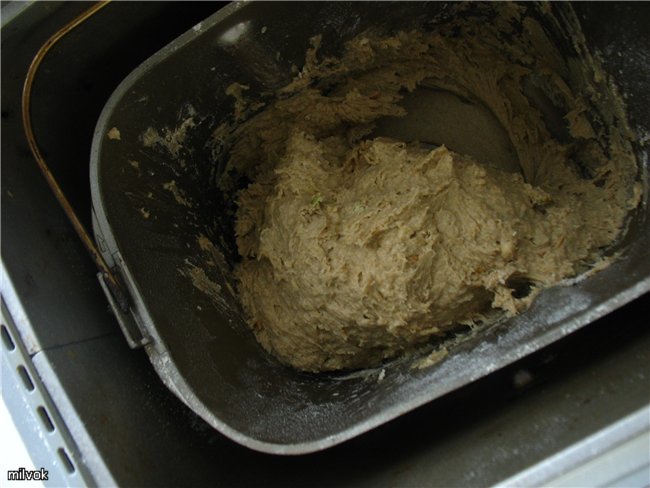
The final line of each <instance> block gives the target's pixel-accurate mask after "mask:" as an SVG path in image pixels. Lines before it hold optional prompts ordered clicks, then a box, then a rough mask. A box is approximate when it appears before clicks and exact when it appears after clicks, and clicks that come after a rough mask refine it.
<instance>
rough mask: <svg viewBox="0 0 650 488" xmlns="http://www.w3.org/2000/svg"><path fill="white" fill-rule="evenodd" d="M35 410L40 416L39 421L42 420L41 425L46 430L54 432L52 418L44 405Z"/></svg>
mask: <svg viewBox="0 0 650 488" xmlns="http://www.w3.org/2000/svg"><path fill="white" fill-rule="evenodd" d="M36 411H37V412H38V416H39V417H40V418H41V422H43V426H44V427H45V430H47V431H48V432H54V424H53V423H52V420H51V419H50V416H49V415H48V413H47V410H45V408H44V407H38V408H37V409H36Z"/></svg>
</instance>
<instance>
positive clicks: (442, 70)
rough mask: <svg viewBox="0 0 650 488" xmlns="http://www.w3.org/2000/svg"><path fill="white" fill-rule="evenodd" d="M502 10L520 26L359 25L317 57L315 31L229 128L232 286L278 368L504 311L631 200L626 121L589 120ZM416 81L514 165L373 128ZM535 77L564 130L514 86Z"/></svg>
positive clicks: (542, 49) (393, 347)
mask: <svg viewBox="0 0 650 488" xmlns="http://www.w3.org/2000/svg"><path fill="white" fill-rule="evenodd" d="M502 8H507V9H509V10H508V12H506V14H504V15H506V17H508V16H509V17H508V18H510V19H511V21H512V25H515V21H516V22H518V23H519V24H520V25H523V29H524V33H525V34H526V35H524V36H520V37H513V36H514V34H513V35H511V36H510V37H509V38H508V39H510V42H508V43H504V42H503V39H502V38H501V37H500V36H501V34H502V33H503V32H504V30H505V31H507V29H508V27H507V26H508V25H509V24H508V23H507V22H505V21H504V22H503V23H499V22H495V23H494V25H488V24H486V23H480V24H474V25H469V24H463V23H461V24H457V25H450V26H447V27H445V26H443V27H441V28H440V29H438V30H437V31H436V32H434V33H423V32H418V31H412V32H400V33H398V34H396V35H393V36H390V37H382V36H375V35H373V34H370V33H368V34H366V35H361V36H358V37H356V38H354V39H353V40H352V41H350V42H348V43H347V44H346V47H345V49H344V51H343V54H342V56H341V57H338V58H328V57H322V59H321V58H319V56H318V44H319V41H320V39H319V38H315V39H314V40H313V46H312V48H311V49H310V50H309V51H308V53H307V60H306V65H305V68H304V69H303V70H302V72H301V73H300V76H298V77H296V79H295V81H294V82H293V83H292V84H291V85H289V86H288V87H285V88H284V89H283V90H280V92H279V93H278V97H277V99H276V100H275V101H274V102H273V103H271V104H269V105H268V106H267V107H266V108H265V109H264V110H262V111H260V112H258V113H257V114H255V115H254V116H251V117H249V118H248V119H247V120H245V121H243V122H242V123H241V124H239V126H238V128H237V129H236V131H235V132H234V140H235V141H236V142H235V143H234V145H233V147H232V150H231V152H230V161H229V167H230V169H231V170H232V171H236V172H237V173H238V174H244V175H246V176H247V177H248V178H249V179H250V180H252V181H253V182H252V183H250V184H249V185H248V186H247V187H246V188H244V189H243V190H242V191H240V192H239V194H238V204H239V210H238V213H237V222H236V235H237V245H238V250H239V253H240V255H241V256H242V261H241V263H240V264H238V266H237V269H236V275H237V278H238V281H239V293H240V296H241V300H242V303H243V306H244V309H245V311H246V313H247V315H248V318H249V323H250V325H251V327H252V329H253V331H254V333H255V335H256V337H257V339H258V340H259V341H260V343H261V344H262V345H263V346H264V347H265V348H266V349H267V350H268V351H269V352H271V353H272V354H274V355H275V356H276V357H277V358H279V359H280V360H281V361H282V362H284V363H286V364H289V365H292V366H294V367H296V368H298V369H301V370H306V371H314V372H317V371H328V370H338V369H344V368H362V367H368V366H373V365H377V364H378V363H380V362H381V361H382V360H384V359H386V358H391V357H394V356H396V355H399V354H401V353H404V352H408V351H411V350H413V349H414V348H417V347H418V346H420V345H422V344H423V343H425V342H427V341H430V340H431V337H432V336H434V335H436V334H439V333H440V332H441V331H444V330H445V329H446V328H449V327H451V326H453V325H454V324H458V323H470V324H471V323H474V322H476V321H479V320H485V317H486V316H487V314H489V312H490V311H491V310H500V311H502V312H503V313H505V314H507V315H512V314H515V313H517V312H519V311H521V310H522V309H524V308H526V307H527V306H528V305H529V304H530V302H531V300H532V299H533V298H534V296H535V294H536V293H537V291H538V290H539V289H541V288H543V287H546V286H549V285H552V284H554V283H557V282H558V281H560V280H562V279H563V278H567V277H571V276H575V275H576V274H578V273H580V272H582V271H584V270H585V269H586V268H587V267H589V266H593V265H594V264H596V263H598V262H600V261H601V260H602V250H603V249H604V248H606V247H607V246H609V245H611V243H612V242H613V241H615V239H616V238H617V237H618V236H619V234H620V232H621V229H622V228H623V226H624V223H625V218H626V214H627V213H628V212H629V210H630V209H631V208H633V207H634V206H635V205H636V204H637V202H638V198H635V192H634V171H635V160H634V156H633V154H632V152H631V149H630V145H629V142H628V140H627V139H626V137H625V133H624V127H625V125H624V121H621V120H615V119H613V120H612V121H610V122H611V123H609V124H606V125H603V126H602V127H596V126H595V125H594V124H593V123H592V119H591V118H590V115H589V114H590V112H589V110H590V108H589V105H588V103H587V100H586V96H585V95H584V94H582V93H580V94H578V93H575V92H574V89H573V87H572V86H571V84H570V83H569V82H567V75H566V73H565V72H564V71H563V70H564V67H563V66H562V65H561V64H560V61H558V60H560V59H561V58H560V57H559V56H558V54H557V52H556V51H554V48H553V46H552V44H551V43H550V42H549V41H548V40H546V39H545V38H544V37H543V36H542V35H541V34H540V32H539V29H538V28H537V27H536V26H535V25H534V24H533V23H531V22H532V21H530V19H526V18H524V17H523V16H522V14H521V12H519V11H517V10H516V9H514V8H513V7H510V6H503V7H502ZM513 19H514V20H513ZM459 29H460V31H459ZM511 34H512V33H511ZM513 39H514V40H513ZM590 62H591V61H590V60H589V59H587V60H586V61H585V62H584V64H585V65H586V66H589V63H590ZM554 63H555V64H554ZM585 69H587V68H585ZM589 70H592V68H591V67H589V69H588V70H587V71H588V72H585V73H579V76H578V75H576V76H578V78H579V80H578V82H577V83H578V84H581V86H585V83H586V81H585V80H588V79H590V77H591V78H593V73H592V71H589ZM562 73H564V75H562ZM580 77H582V78H580ZM421 83H426V84H427V85H429V86H435V87H437V88H438V89H441V90H447V91H449V92H451V93H454V94H458V95H459V96H463V97H466V98H467V99H469V100H478V101H480V103H482V104H484V105H485V106H486V107H488V108H489V110H490V111H491V112H492V113H493V114H494V115H495V117H496V118H497V119H498V121H499V123H500V124H501V125H502V126H503V128H504V129H505V130H506V132H507V134H508V137H509V138H510V140H511V142H512V145H513V147H514V150H515V151H516V156H517V159H518V161H519V163H520V165H521V172H516V173H513V172H504V171H501V170H499V169H496V168H498V165H495V166H494V167H491V166H490V165H486V164H479V163H477V162H476V161H475V160H473V159H472V158H471V157H469V156H466V155H463V154H457V153H454V152H453V151H450V150H449V149H447V148H446V147H445V146H444V141H442V145H441V146H439V147H436V148H432V147H426V146H423V145H421V144H419V143H418V141H400V140H394V139H390V138H386V137H375V136H374V135H373V132H372V131H373V129H374V123H375V121H377V120H378V119H380V118H382V117H399V116H403V115H404V108H403V107H402V106H400V104H399V102H400V100H401V99H402V97H403V96H404V94H405V93H409V92H411V91H413V90H414V89H415V88H416V87H417V86H418V85H420V84H421ZM531 83H536V84H537V86H541V87H543V89H544V90H545V91H546V92H547V93H550V94H552V96H553V97H555V99H556V100H555V101H556V105H558V106H560V107H564V110H563V117H564V122H565V130H566V133H567V134H566V136H565V137H561V138H560V137H555V134H552V133H551V130H550V129H549V128H548V127H547V125H546V122H547V121H546V120H545V118H544V114H543V110H542V109H537V108H536V107H535V104H534V103H533V102H531V100H530V98H529V96H528V95H526V93H525V92H526V90H525V86H527V85H529V86H530V84H531ZM560 139H561V140H560ZM637 194H638V192H637ZM522 282H525V283H529V284H531V286H532V290H529V293H527V294H526V293H518V292H517V290H516V284H517V283H522ZM523 295H526V296H523Z"/></svg>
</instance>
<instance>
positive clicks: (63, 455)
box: [56, 447, 75, 474]
mask: <svg viewBox="0 0 650 488" xmlns="http://www.w3.org/2000/svg"><path fill="white" fill-rule="evenodd" d="M56 453H57V454H58V455H59V459H61V464H63V467H64V468H65V470H66V471H67V472H68V473H70V474H72V473H74V472H75V469H74V464H72V461H71V460H70V456H68V453H67V452H65V449H63V448H62V447H59V448H58V449H57V450H56Z"/></svg>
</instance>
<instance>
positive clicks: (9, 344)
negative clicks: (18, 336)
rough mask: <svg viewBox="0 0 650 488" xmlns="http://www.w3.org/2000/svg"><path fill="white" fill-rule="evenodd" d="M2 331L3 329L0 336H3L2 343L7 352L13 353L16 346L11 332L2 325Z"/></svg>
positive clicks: (0, 327)
mask: <svg viewBox="0 0 650 488" xmlns="http://www.w3.org/2000/svg"><path fill="white" fill-rule="evenodd" d="M0 329H1V332H0V334H2V343H3V344H4V345H5V347H6V348H7V350H9V351H13V350H14V349H16V344H14V341H13V339H12V338H11V336H10V335H9V331H8V330H7V327H6V326H4V325H2V326H0Z"/></svg>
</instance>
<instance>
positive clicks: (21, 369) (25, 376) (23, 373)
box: [16, 366, 34, 391]
mask: <svg viewBox="0 0 650 488" xmlns="http://www.w3.org/2000/svg"><path fill="white" fill-rule="evenodd" d="M16 371H18V376H20V379H21V380H23V385H25V388H27V390H29V391H34V383H33V382H32V379H31V378H30V376H29V373H28V372H27V370H26V369H25V366H18V367H17V368H16Z"/></svg>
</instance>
